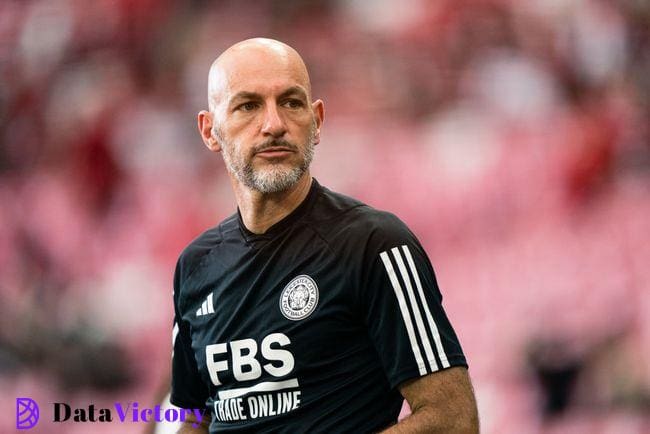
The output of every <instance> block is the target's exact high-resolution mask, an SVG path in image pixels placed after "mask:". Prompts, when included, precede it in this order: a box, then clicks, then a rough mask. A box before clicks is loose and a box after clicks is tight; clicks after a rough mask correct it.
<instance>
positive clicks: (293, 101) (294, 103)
mask: <svg viewBox="0 0 650 434" xmlns="http://www.w3.org/2000/svg"><path fill="white" fill-rule="evenodd" d="M282 105H283V106H284V107H286V108H290V109H298V108H301V107H304V106H305V104H304V103H303V102H302V101H301V100H299V99H297V98H289V99H288V100H286V101H284V102H283V103H282Z"/></svg>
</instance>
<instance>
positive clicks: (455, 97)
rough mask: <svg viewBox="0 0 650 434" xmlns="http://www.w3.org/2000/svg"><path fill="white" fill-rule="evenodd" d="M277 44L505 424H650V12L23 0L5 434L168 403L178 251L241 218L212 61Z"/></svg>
mask: <svg viewBox="0 0 650 434" xmlns="http://www.w3.org/2000/svg"><path fill="white" fill-rule="evenodd" d="M253 36H267V37H272V38H276V39H280V40H283V41H285V42H287V43H289V44H290V45H292V46H294V47H295V48H296V49H297V50H298V51H299V52H300V53H301V54H302V55H303V57H304V58H305V60H306V62H307V64H308V67H309V69H310V72H311V77H312V82H313V87H314V95H315V97H317V98H322V99H323V100H324V101H325V104H326V121H325V126H324V130H323V140H322V142H321V144H320V145H319V146H318V148H317V153H316V158H315V163H314V170H313V173H314V175H315V176H316V178H317V179H318V180H319V181H320V182H321V183H322V184H324V185H326V186H328V187H330V188H332V189H334V190H337V191H339V192H342V193H346V194H349V195H352V196H355V197H357V198H359V199H361V200H363V201H365V202H367V203H369V204H370V205H373V206H375V207H377V208H381V209H387V210H390V211H392V212H394V213H395V214H397V215H398V216H399V217H401V218H402V219H403V220H404V221H405V222H406V223H407V224H408V225H409V226H410V227H411V228H412V229H413V231H414V232H415V233H416V235H417V236H418V237H419V238H420V240H421V241H422V244H423V245H424V247H425V248H426V250H427V252H428V253H429V256H430V258H431V260H432V262H433V264H434V267H435V269H436V271H437V274H438V280H439V283H440V286H441V289H442V291H443V295H444V297H445V307H446V309H447V312H448V314H449V316H450V317H451V319H452V322H453V324H454V326H455V328H456V331H457V332H458V334H459V336H460V339H461V342H462V344H463V346H464V349H465V352H466V354H467V357H468V360H469V363H470V373H471V376H472V378H473V382H474V386H475V389H476V394H477V398H478V403H479V410H480V414H481V422H482V432H483V433H485V434H492V433H495V434H496V433H499V434H509V433H513V434H514V433H516V434H527V433H590V434H593V433H612V434H614V433H616V434H621V433H624V434H625V433H631V434H635V433H647V432H650V416H649V414H650V296H649V295H650V283H649V282H650V200H649V199H650V194H649V193H650V127H649V126H650V3H648V2H646V1H642V0H616V1H599V0H543V1H542V0H525V1H521V0H519V1H518V0H464V1H457V0H444V1H443V0H439V1H424V0H400V1H397V0H376V1H366V0H353V1H324V0H322V1H318V0H312V1H288V0H276V1H270V0H265V1H258V2H237V1H219V2H209V1H199V0H195V1H184V2H173V1H171V0H142V1H139V0H98V1H93V2H87V1H81V0H52V1H18V0H6V1H3V2H0V390H2V392H3V393H2V394H1V395H2V396H1V397H0V434H4V433H10V432H14V426H15V414H14V409H15V398H16V397H20V396H29V397H32V398H34V399H36V400H37V401H38V402H39V403H41V402H42V403H48V402H50V403H51V402H55V401H58V402H69V403H72V404H76V405H79V406H82V405H88V404H89V403H95V404H96V405H98V406H111V405H112V404H113V402H115V401H117V400H120V401H122V402H129V401H138V402H139V404H140V407H144V406H153V405H155V403H156V401H155V400H156V399H157V396H158V395H159V391H160V390H162V389H164V387H165V386H164V384H165V381H166V380H167V375H168V374H167V372H168V369H169V360H170V351H171V320H172V308H171V290H172V288H171V282H172V272H173V267H174V263H175V260H176V258H177V255H178V254H179V252H180V251H181V249H182V248H183V247H184V246H185V245H186V244H187V243H188V242H189V241H190V240H191V239H193V238H194V237H195V236H197V235H198V234H199V233H200V232H201V231H202V230H204V229H206V228H208V227H210V226H213V225H215V224H216V223H217V222H218V221H220V220H221V219H223V218H224V217H226V216H228V215H230V214H232V213H233V212H234V210H235V204H234V198H233V196H232V194H231V192H230V185H229V182H228V180H227V176H226V174H225V169H224V168H223V164H222V162H221V160H220V158H219V157H218V156H216V155H214V154H212V153H210V152H209V151H208V150H207V149H206V148H205V147H204V146H203V145H202V143H201V140H200V137H199V135H198V133H197V130H196V113H197V112H198V111H199V110H201V109H203V108H205V107H206V106H207V101H206V95H205V93H206V87H207V70H208V67H209V65H210V63H211V61H212V60H213V59H214V58H215V57H216V56H217V55H218V54H219V53H220V52H221V51H222V50H223V49H225V48H227V47H228V46H230V45H231V44H233V43H234V42H237V41H239V40H242V39H245V38H249V37H253ZM161 388H162V389H161ZM41 411H42V417H44V415H45V417H47V416H49V414H50V413H51V410H50V408H49V404H46V405H45V406H42V407H41ZM91 428H92V432H95V433H118V432H119V433H127V434H128V433H139V432H143V430H144V428H145V427H144V426H143V425H142V424H125V425H119V424H93V425H92V427H91ZM88 430H89V427H88V426H87V425H84V424H70V423H68V424H54V425H53V424H51V423H50V422H49V421H43V420H42V421H41V423H40V424H39V426H38V427H37V428H35V429H34V430H32V431H33V432H47V433H72V434H76V433H87V432H89V431H88Z"/></svg>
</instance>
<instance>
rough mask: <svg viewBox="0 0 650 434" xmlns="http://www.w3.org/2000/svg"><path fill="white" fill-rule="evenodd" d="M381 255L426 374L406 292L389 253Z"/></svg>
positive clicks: (412, 342) (420, 364)
mask: <svg viewBox="0 0 650 434" xmlns="http://www.w3.org/2000/svg"><path fill="white" fill-rule="evenodd" d="M379 256H380V257H381V260H382V261H383V263H384V267H386V272H387V273H388V278H389V279H390V283H391V284H392V285H393V290H394V291H395V296H396V297H397V302H398V304H399V309H400V311H401V312H402V319H403V320H404V325H405V326H406V332H407V334H408V337H409V342H410V343H411V349H412V350H413V354H414V355H415V361H416V363H417V365H418V369H419V371H420V375H424V374H426V373H427V369H426V366H425V364H424V360H423V359H422V354H421V353H420V347H419V346H418V343H417V339H416V338H415V330H413V323H412V322H411V315H410V314H409V310H408V307H407V306H406V300H405V299H404V293H403V292H402V287H401V286H400V284H399V281H398V280H397V276H396V275H395V270H394V269H393V264H391V262H390V258H389V257H388V253H386V252H381V253H380V254H379Z"/></svg>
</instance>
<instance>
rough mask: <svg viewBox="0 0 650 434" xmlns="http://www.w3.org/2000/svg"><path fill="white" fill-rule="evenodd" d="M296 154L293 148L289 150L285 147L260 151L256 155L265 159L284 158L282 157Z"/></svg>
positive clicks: (274, 147)
mask: <svg viewBox="0 0 650 434" xmlns="http://www.w3.org/2000/svg"><path fill="white" fill-rule="evenodd" d="M294 152H295V151H294V150H293V149H291V148H287V147H284V146H273V147H270V148H265V149H263V150H261V151H258V152H256V153H255V155H257V156H260V157H263V158H282V157H287V156H289V155H291V154H293V153H294Z"/></svg>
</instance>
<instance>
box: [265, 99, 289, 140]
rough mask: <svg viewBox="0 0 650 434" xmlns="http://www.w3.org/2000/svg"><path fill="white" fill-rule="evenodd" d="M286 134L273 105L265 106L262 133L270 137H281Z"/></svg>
mask: <svg viewBox="0 0 650 434" xmlns="http://www.w3.org/2000/svg"><path fill="white" fill-rule="evenodd" d="M286 132H287V128H286V125H285V123H284V120H283V119H282V117H281V116H280V113H279V112H278V108H277V107H276V105H275V104H267V108H266V111H265V113H264V125H263V126H262V133H263V134H264V135H268V136H272V137H282V136H283V135H284V133H286Z"/></svg>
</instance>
